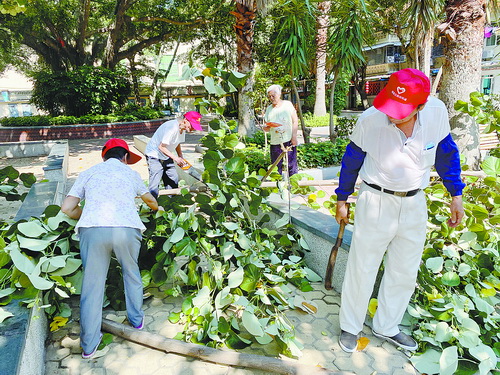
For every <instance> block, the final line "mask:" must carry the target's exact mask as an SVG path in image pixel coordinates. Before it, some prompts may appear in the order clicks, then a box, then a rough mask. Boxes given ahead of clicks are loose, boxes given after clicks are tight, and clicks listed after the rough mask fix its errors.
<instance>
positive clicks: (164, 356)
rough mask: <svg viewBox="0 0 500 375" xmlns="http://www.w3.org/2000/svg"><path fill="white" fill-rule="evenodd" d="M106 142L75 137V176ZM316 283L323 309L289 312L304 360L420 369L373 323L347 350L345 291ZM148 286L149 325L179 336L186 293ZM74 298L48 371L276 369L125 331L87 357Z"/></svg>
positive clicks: (77, 374)
mask: <svg viewBox="0 0 500 375" xmlns="http://www.w3.org/2000/svg"><path fill="white" fill-rule="evenodd" d="M318 136H320V135H319V134H318ZM124 138H125V139H126V140H127V141H128V142H129V144H130V145H132V144H133V141H132V137H124ZM198 139H199V136H195V135H190V137H188V139H187V143H188V144H186V145H185V147H184V148H183V149H184V150H185V151H184V153H185V157H186V159H188V160H189V161H190V162H191V163H193V164H194V163H196V162H197V159H198V158H199V154H197V153H196V152H195V147H194V146H195V144H196V143H197V141H198ZM103 143H104V141H103V140H80V141H78V140H72V141H70V176H71V177H75V176H76V174H77V173H78V172H79V171H81V170H84V169H86V168H87V167H89V166H90V165H93V164H95V163H97V162H99V161H100V160H99V158H100V149H101V147H102V144H103ZM92 157H93V158H94V160H93V161H92V160H91V158H92ZM71 164H73V166H72V165H71ZM137 164H138V165H136V167H135V168H134V169H136V170H138V172H139V173H140V174H141V176H142V177H143V178H144V179H147V165H146V166H145V165H143V164H145V163H141V162H140V163H137ZM71 171H73V174H72V172H71ZM313 251H314V250H313ZM313 287H314V291H312V292H306V293H302V292H299V293H300V294H301V295H302V296H303V297H304V298H305V299H307V300H312V301H313V302H314V303H316V305H317V306H318V311H317V313H315V314H307V313H305V312H302V311H299V310H293V311H289V312H288V314H287V316H288V317H289V319H290V320H291V322H292V323H293V325H294V326H295V328H296V335H297V339H298V340H299V341H300V342H301V343H303V345H304V349H303V355H302V356H301V357H300V358H298V361H299V362H301V363H304V364H309V365H311V366H316V365H320V366H323V367H325V368H328V369H330V370H332V371H350V372H354V373H356V374H360V375H365V374H366V375H370V374H387V375H389V374H390V375H404V374H417V372H416V370H415V369H414V368H413V367H412V366H411V364H410V363H409V361H408V357H407V355H406V353H404V352H403V351H400V350H398V349H396V348H395V347H393V346H392V345H390V344H388V343H387V342H383V341H381V340H380V339H378V338H376V337H374V336H373V335H372V334H371V330H370V328H369V327H367V326H365V329H364V330H363V335H364V336H366V337H367V338H368V339H369V340H370V342H369V344H368V346H367V347H366V348H365V349H364V350H362V351H359V352H355V353H352V354H348V353H345V352H344V351H342V349H341V348H340V347H339V345H338V342H337V341H338V335H339V322H338V312H339V305H340V295H339V294H338V293H337V292H335V291H327V290H325V289H324V287H323V285H322V284H320V283H317V284H313ZM147 292H148V293H149V294H150V296H149V297H148V298H146V299H145V301H144V311H145V314H146V318H145V328H144V329H145V330H147V331H149V332H153V333H157V334H160V335H163V336H165V337H168V338H173V337H174V336H175V335H176V333H177V332H179V331H181V330H182V325H179V324H172V323H170V322H169V321H168V316H169V314H170V313H171V312H174V311H175V312H177V311H179V310H180V306H181V303H182V298H180V297H179V298H174V297H171V296H169V297H165V295H164V293H163V292H162V290H160V289H157V288H155V289H149V290H148V291H147ZM70 303H71V305H72V314H73V315H72V316H71V318H70V320H69V322H68V324H67V325H66V326H65V327H63V328H61V329H59V330H58V331H55V332H52V333H51V334H50V336H49V340H48V343H47V354H46V370H45V374H47V375H250V374H257V375H262V374H269V373H270V372H266V371H261V370H249V369H243V368H236V367H226V366H221V365H217V364H214V363H209V362H203V361H200V360H195V359H192V358H188V357H184V356H180V355H175V354H168V353H165V352H163V351H159V350H155V349H151V348H148V347H146V346H142V345H139V344H136V343H132V342H129V341H127V340H124V339H122V338H119V337H114V338H113V342H112V343H111V344H109V345H107V346H106V347H105V348H104V349H103V350H101V351H99V352H98V353H97V354H96V356H95V357H94V358H92V359H90V360H83V359H82V358H81V348H80V340H79V333H80V328H79V321H78V320H79V308H78V306H79V301H78V298H72V299H71V302H70ZM104 317H105V318H108V319H111V320H115V321H119V322H125V323H124V324H127V323H126V318H125V317H126V314H125V312H124V311H113V310H110V309H106V310H105V312H104ZM244 352H248V353H254V354H260V355H270V356H275V355H276V351H275V350H274V348H273V345H272V344H270V345H267V346H261V345H252V347H250V348H248V349H245V350H244Z"/></svg>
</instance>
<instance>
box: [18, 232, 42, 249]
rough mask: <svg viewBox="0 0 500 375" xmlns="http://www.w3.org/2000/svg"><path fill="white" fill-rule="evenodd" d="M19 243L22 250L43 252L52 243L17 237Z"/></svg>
mask: <svg viewBox="0 0 500 375" xmlns="http://www.w3.org/2000/svg"><path fill="white" fill-rule="evenodd" d="M17 241H18V242H19V246H20V247H21V248H23V249H27V250H31V251H43V250H45V249H46V248H47V247H48V246H49V245H50V241H47V240H38V239H35V238H26V237H23V236H17Z"/></svg>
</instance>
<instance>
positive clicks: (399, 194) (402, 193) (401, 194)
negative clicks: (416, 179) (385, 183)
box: [363, 181, 420, 197]
mask: <svg viewBox="0 0 500 375" xmlns="http://www.w3.org/2000/svg"><path fill="white" fill-rule="evenodd" d="M363 182H364V183H365V184H367V185H368V186H369V187H371V188H373V189H375V190H378V191H382V192H384V193H387V194H392V195H395V196H397V197H413V196H414V195H416V194H417V193H418V192H419V191H420V189H415V190H410V191H393V190H388V189H384V188H383V187H380V186H378V185H375V184H369V183H368V182H366V181H363Z"/></svg>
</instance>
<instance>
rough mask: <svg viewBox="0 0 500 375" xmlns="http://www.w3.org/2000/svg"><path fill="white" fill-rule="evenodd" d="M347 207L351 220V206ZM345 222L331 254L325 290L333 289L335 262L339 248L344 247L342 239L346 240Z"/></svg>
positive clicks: (347, 204) (341, 223)
mask: <svg viewBox="0 0 500 375" xmlns="http://www.w3.org/2000/svg"><path fill="white" fill-rule="evenodd" d="M345 205H346V207H347V219H348V220H349V207H350V204H349V203H346V204H345ZM345 225H346V223H345V221H344V220H342V221H341V222H340V225H339V232H338V234H337V240H336V241H335V245H333V247H332V251H331V252H330V258H329V259H328V265H327V266H326V272H325V289H327V290H330V289H332V276H333V269H334V267H335V262H336V260H337V253H338V252H339V248H340V246H341V245H342V239H343V238H344V230H345Z"/></svg>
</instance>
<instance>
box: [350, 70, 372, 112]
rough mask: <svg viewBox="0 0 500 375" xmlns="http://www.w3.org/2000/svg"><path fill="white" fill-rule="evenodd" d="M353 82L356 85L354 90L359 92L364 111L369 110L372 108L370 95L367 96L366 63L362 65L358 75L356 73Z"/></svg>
mask: <svg viewBox="0 0 500 375" xmlns="http://www.w3.org/2000/svg"><path fill="white" fill-rule="evenodd" d="M352 81H353V84H354V88H355V89H356V91H357V92H358V94H359V96H360V97H361V103H362V104H363V109H368V107H369V106H370V105H369V103H368V95H366V91H365V82H366V63H364V64H363V65H361V66H360V67H359V68H358V70H357V71H356V73H354V75H353V77H352Z"/></svg>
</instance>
